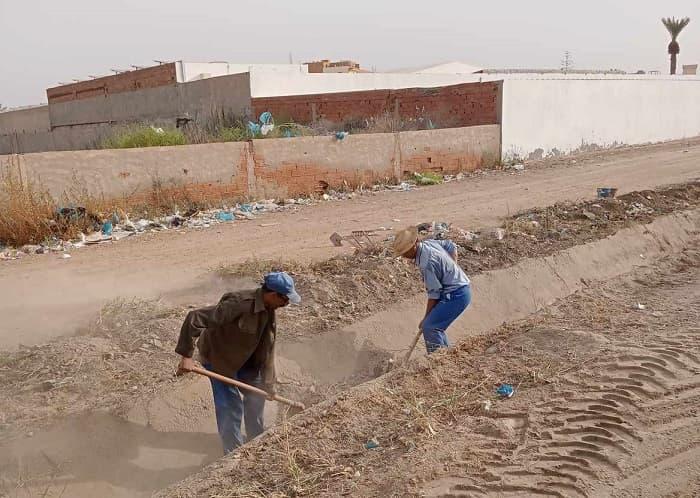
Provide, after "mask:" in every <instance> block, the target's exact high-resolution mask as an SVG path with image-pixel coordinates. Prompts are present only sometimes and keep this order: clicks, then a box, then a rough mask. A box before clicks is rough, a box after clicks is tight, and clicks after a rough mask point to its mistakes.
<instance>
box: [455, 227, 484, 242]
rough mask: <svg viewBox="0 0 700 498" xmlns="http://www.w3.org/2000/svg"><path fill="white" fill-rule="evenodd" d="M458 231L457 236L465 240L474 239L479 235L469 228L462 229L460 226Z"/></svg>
mask: <svg viewBox="0 0 700 498" xmlns="http://www.w3.org/2000/svg"><path fill="white" fill-rule="evenodd" d="M458 232H459V236H460V237H461V238H462V239H463V240H465V241H467V242H471V241H473V240H476V239H478V238H479V235H478V234H476V233H474V232H472V231H469V230H462V229H461V228H460V229H459V230H458Z"/></svg>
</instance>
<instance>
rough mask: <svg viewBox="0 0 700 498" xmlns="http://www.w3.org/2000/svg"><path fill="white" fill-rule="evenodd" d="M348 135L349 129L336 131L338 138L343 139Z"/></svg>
mask: <svg viewBox="0 0 700 498" xmlns="http://www.w3.org/2000/svg"><path fill="white" fill-rule="evenodd" d="M348 135H349V133H348V132H347V131H336V132H335V138H336V140H343V139H344V138H345V137H347V136H348Z"/></svg>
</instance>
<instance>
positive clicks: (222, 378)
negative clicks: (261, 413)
mask: <svg viewBox="0 0 700 498" xmlns="http://www.w3.org/2000/svg"><path fill="white" fill-rule="evenodd" d="M189 371H190V372H194V373H198V374H199V375H204V376H205V377H209V378H211V379H216V380H218V381H221V382H223V383H224V384H228V385H230V386H234V387H238V388H240V389H245V390H246V391H249V392H252V393H255V394H259V395H260V396H265V397H266V398H267V399H269V400H272V401H279V402H280V403H284V404H285V405H289V406H291V407H293V408H295V409H296V410H299V411H301V410H304V409H306V406H304V403H300V402H299V401H293V400H291V399H287V398H283V397H282V396H278V395H277V394H270V393H268V392H266V391H263V390H262V389H258V388H257V387H254V386H251V385H250V384H246V383H245V382H241V381H239V380H234V379H231V378H229V377H225V376H223V375H220V374H218V373H215V372H210V371H209V370H206V369H204V368H199V367H192V368H190V369H189Z"/></svg>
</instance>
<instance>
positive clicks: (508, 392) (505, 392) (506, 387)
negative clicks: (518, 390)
mask: <svg viewBox="0 0 700 498" xmlns="http://www.w3.org/2000/svg"><path fill="white" fill-rule="evenodd" d="M496 393H498V394H499V395H500V396H503V397H504V398H512V397H513V394H515V389H513V386H511V385H510V384H501V385H500V386H498V389H496Z"/></svg>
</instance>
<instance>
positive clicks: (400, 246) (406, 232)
mask: <svg viewBox="0 0 700 498" xmlns="http://www.w3.org/2000/svg"><path fill="white" fill-rule="evenodd" d="M417 240H418V229H417V228H416V227H414V226H411V227H408V228H404V229H403V230H401V231H399V232H397V233H396V237H394V245H393V249H394V255H396V256H403V255H404V254H406V253H407V252H408V251H409V250H410V249H411V247H413V246H414V244H415V243H416V241H417Z"/></svg>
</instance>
